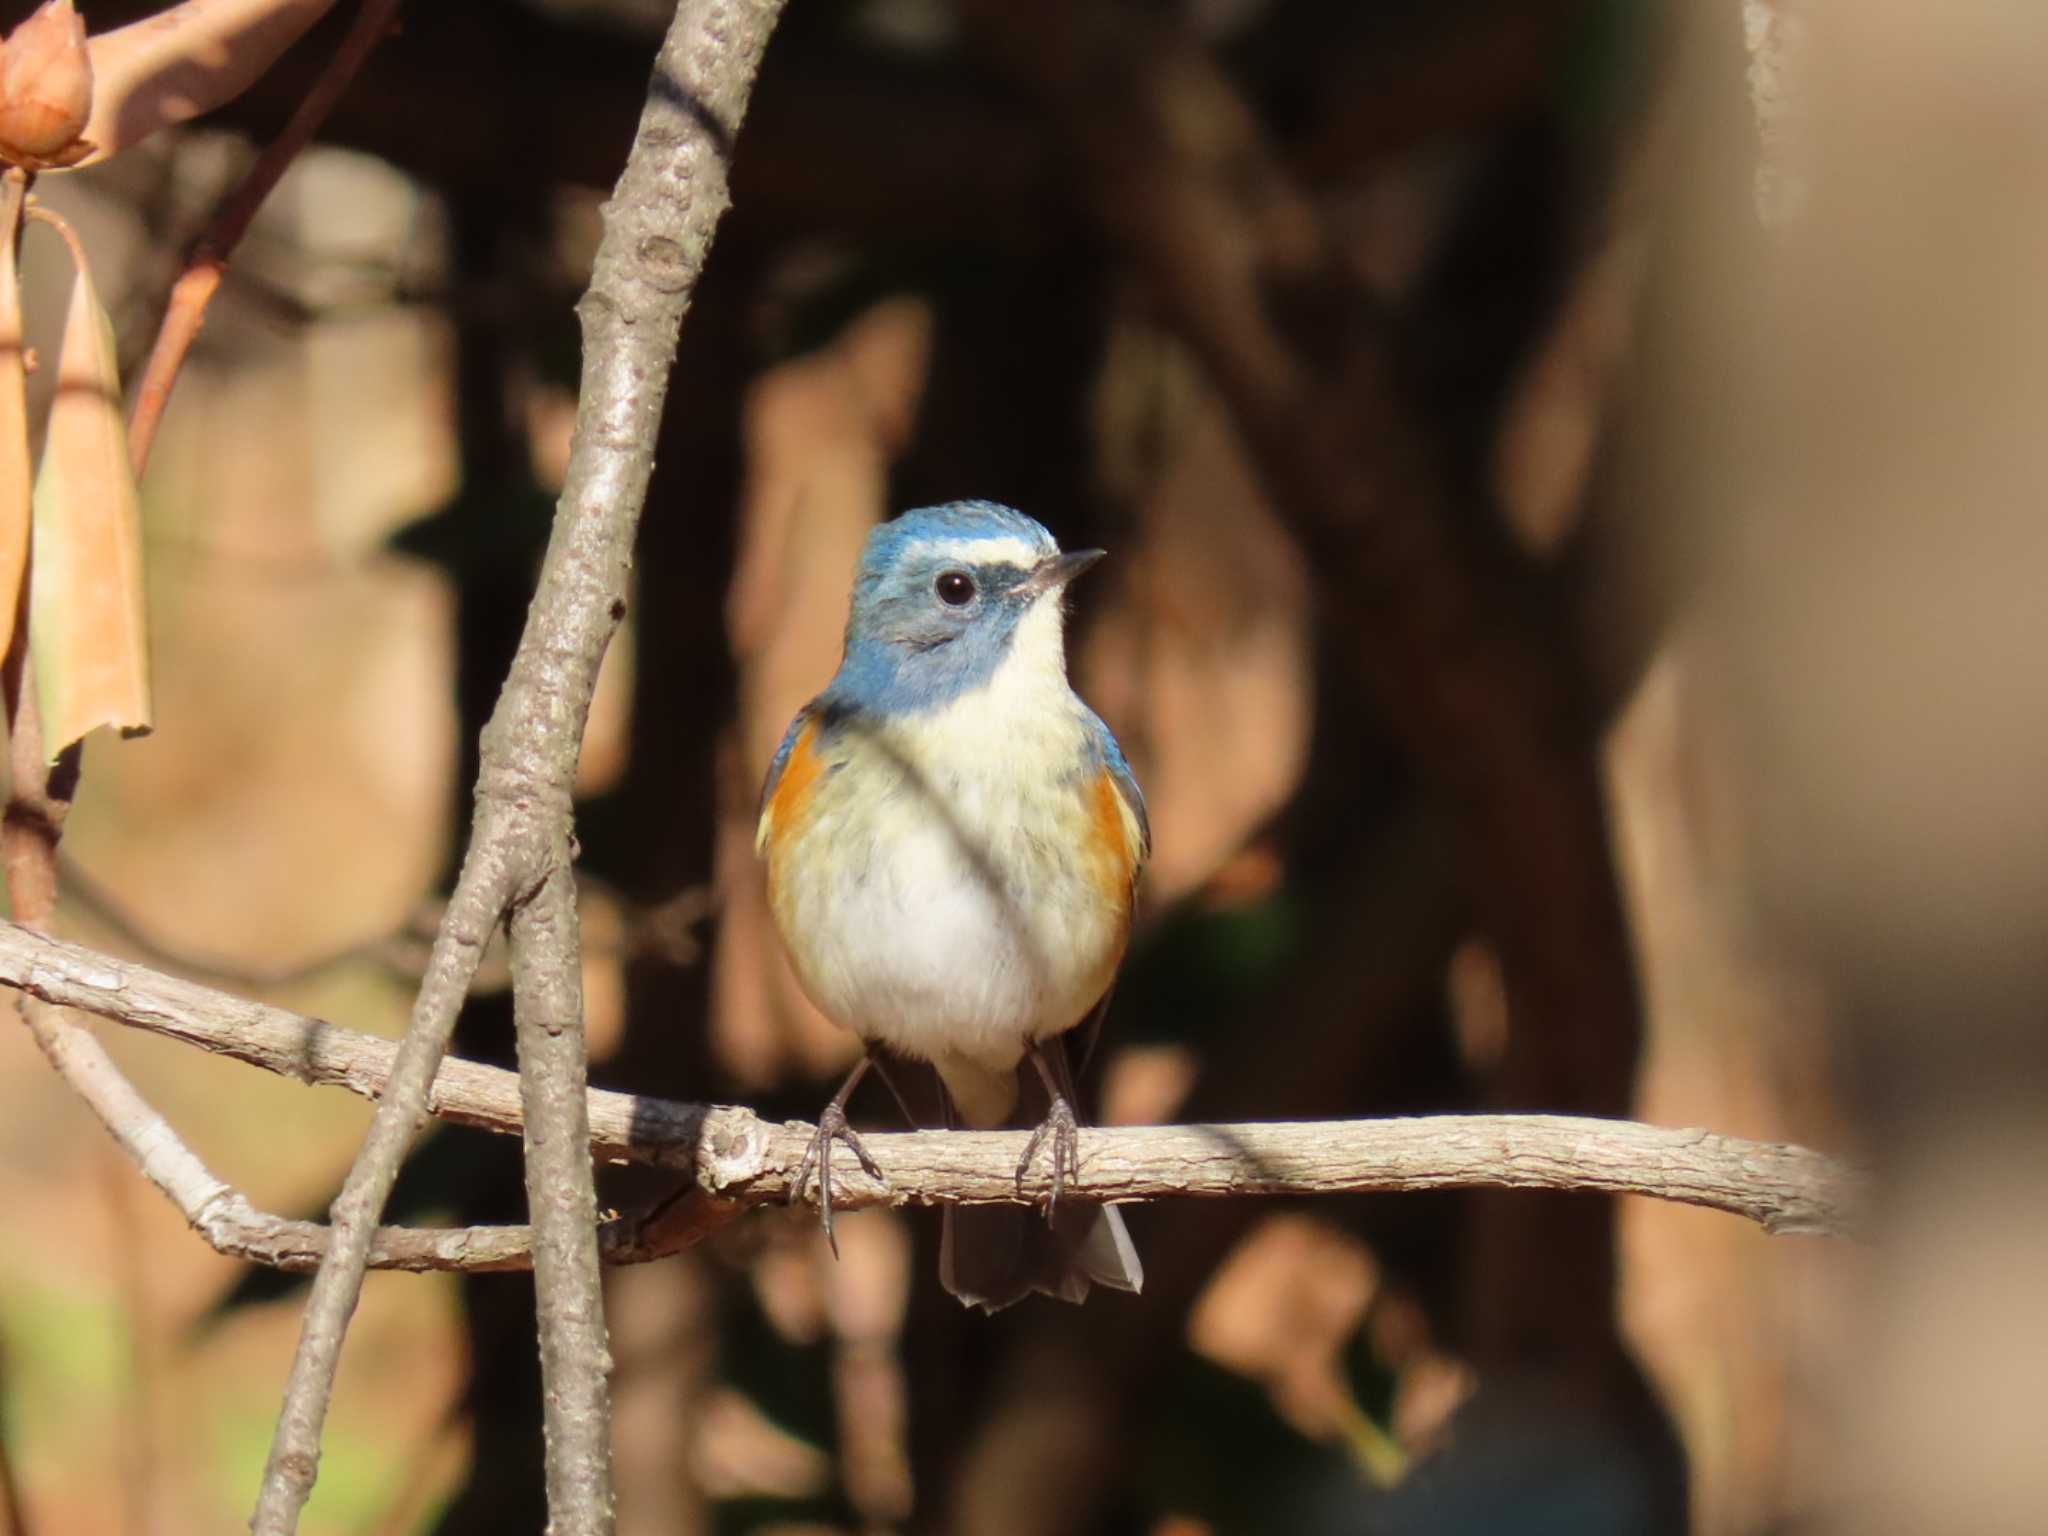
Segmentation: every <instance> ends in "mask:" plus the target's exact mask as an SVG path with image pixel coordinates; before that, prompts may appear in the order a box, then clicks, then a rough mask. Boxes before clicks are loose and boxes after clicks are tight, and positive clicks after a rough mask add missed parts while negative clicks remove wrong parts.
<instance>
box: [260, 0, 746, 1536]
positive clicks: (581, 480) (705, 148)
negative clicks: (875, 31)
mask: <svg viewBox="0 0 2048 1536" xmlns="http://www.w3.org/2000/svg"><path fill="white" fill-rule="evenodd" d="M780 10H781V0H682V3H681V4H680V5H679V6H678V7H677V10H676V15H675V18H674V20H673V21H672V22H671V24H670V26H669V30H668V34H667V36H666V37H665V38H664V39H663V42H662V46H661V52H660V54H659V56H658V58H657V60H656V63H655V69H654V78H653V81H652V83H651V85H650V88H649V91H648V95H647V101H646V105H645V106H644V108H643V109H642V112H641V117H640V127H639V131H638V132H637V134H636V135H635V137H634V141H633V147H632V150H631V152H630V153H629V154H628V156H627V159H626V166H625V170H624V171H623V172H622V173H621V175H620V177H619V182H618V185H617V187H616V188H615V189H614V191H613V194H612V197H611V199H610V201H609V202H608V203H606V205H605V212H604V235H603V238H602V239H601V240H600V241H599V244H598V250H597V256H596V259H595V261H594V262H593V264H592V269H591V280H590V289H589V291H588V292H587V293H586V294H585V296H584V298H583V301H582V303H581V304H579V305H578V306H577V315H578V318H579V319H580V320H581V322H582V325H583V342H584V350H583V377H582V388H581V391H580V394H579V398H578V405H577V414H576V434H575V439H574V446H573V447H572V449H571V451H570V456H569V467H568V471H567V473H566V475H565V476H564V480H563V490H562V496H561V500H560V502H559V503H558V505H557V508H556V512H555V522H554V529H553V532H552V534H551V535H550V538H549V540H548V549H547V555H546V558H545V559H544V560H543V562H542V566H541V577H540V585H539V589H538V590H537V591H536V592H535V594H534V599H533V604H532V607H531V608H530V609H529V610H528V613H527V621H526V628H525V630H524V632H523V633H522V634H521V636H520V642H519V649H518V651H517V653H516V654H515V655H514V657H513V662H512V667H511V670H510V672H509V673H508V675H507V677H506V679H505V686H504V688H503V690H502V691H501V692H500V694H499V696H498V703H497V707H496V708H495V709H494V710H493V711H492V715H491V719H490V722H489V723H488V724H487V725H486V726H485V728H484V733H483V742H482V754H481V756H482V766H481V769H480V771H479V773H478V778H477V789H476V801H477V814H476V820H475V823H474V826H473V829H472V833H471V838H470V846H469V850H468V852H467V854H466V855H465V856H464V859H463V865H462V873H461V875H460V876H459V877H458V879H457V882H456V890H455V895H454V897H453V898H452V899H451V900H450V902H449V906H448V911H447V915H446V917H445V918H444V920H443V925H442V929H441V934H440V937H439V938H438V939H437V940H436V942H435V945H434V958H433V960H432V961H430V963H429V966H428V972H427V979H426V982H425V983H424V984H423V986H422V988H421V991H420V996H419V999H418V1002H417V1004H416V1005H415V1007H414V1010H413V1020H412V1025H411V1027H410V1029H409V1030H408V1031H407V1034H406V1038H405V1042H404V1043H403V1044H402V1045H401V1046H400V1047H399V1051H398V1055H397V1059H396V1061H395V1062H394V1064H393V1070H392V1076H391V1080H390V1082H389V1083H388V1085H387V1086H386V1089H385V1091H384V1094H383V1096H382V1097H381V1098H380V1099H379V1100H378V1103H377V1111H376V1114H375V1115H374V1116H373V1117H372V1119H371V1123H370V1130H369V1133H368V1135H367V1136H366V1137H365V1139H364V1143H363V1147H362V1150H361V1151H360V1152H359V1153H358V1154H357V1158H356V1162H355V1165H354V1166H353V1167H352V1168H351V1169H350V1170H349V1176H348V1181H347V1183H346V1184H345V1185H344V1186H343V1189H342V1195H341V1198H340V1199H339V1200H338V1201H336V1203H335V1207H334V1212H333V1216H334V1222H333V1235H332V1237H331V1239H330V1243H329V1248H328V1254H327V1258H326V1259H325V1261H324V1262H323V1263H322V1264H321V1266H320V1271H319V1274H318V1275H317V1276H316V1277H315V1279H314V1282H313V1294H312V1297H311V1298H310V1299H309V1300H308V1302H307V1304H306V1315H305V1321H304V1324H303V1327H302V1331H301V1333H300V1337H299V1348H298V1352H297V1354H296V1355H295V1357H294V1359H293V1362H292V1370H291V1375H290V1378H289V1379H288V1381H287V1383H286V1387H285V1396H284V1404H283V1407H282V1409H281V1410H280V1412H279V1415H278V1423H277V1431H276V1434H275V1435H274V1437H273V1438H272V1441H271V1450H270V1460H269V1463H268V1465H267V1466H266V1468H265V1471H264V1476H263V1486H262V1489H261V1491H260V1492H259V1494H258V1498H257V1505H256V1512H255V1515H254V1517H253V1518H252V1520H251V1522H250V1524H251V1527H252V1529H253V1531H254V1532H255V1536H288V1533H290V1532H292V1531H293V1530H295V1529H296V1528H297V1525H298V1516H299V1511H300V1509H302V1508H303V1507H304V1505H305V1501H306V1498H307V1496H308V1495H309V1494H310V1493H311V1491H312V1487H313V1479H314V1476H315V1473H316V1470H317V1467H318V1463H319V1454H320V1431H321V1426H322V1424H323V1422H324V1421H325V1419H326V1415H327V1406H328V1403H329V1401H330V1399H331V1398H332V1395H333V1391H334V1373H335V1368H336V1366H337V1364H338V1363H339V1360H340V1352H341V1343H342V1338H343V1335H344V1333H345V1332H346V1329H347V1326H348V1320H349V1316H350V1314H351V1313H352V1312H353V1311H354V1309H355V1304H356V1299H357V1297H358V1296H359V1295H360V1294H361V1290H362V1283H363V1274H364V1270H365V1268H366V1267H367V1265H368V1263H369V1257H370V1246H371V1239H372V1234H373V1232H374V1230H375V1222H376V1218H377V1214H378V1212H379V1211H381V1210H382V1209H383V1205H384V1200H385V1197H386V1196H387V1195H388V1194H389V1192H390V1189H391V1184H392V1181H393V1180H394V1179H395V1178H396V1177H397V1174H398V1165H399V1162H400V1160H401V1159H402V1158H403V1156H404V1154H405V1149H406V1147H407V1146H408V1145H409V1144H410V1142H411V1140H412V1135H413V1131H414V1129H415V1127H416V1126H417V1125H418V1123H419V1121H420V1119H421V1117H422V1116H423V1115H424V1114H425V1113H426V1110H427V1099H428V1088H429V1085H430V1084H431V1082H432V1081H433V1078H434V1074H435V1069H436V1068H437V1067H438V1065H439V1064H440V1061H441V1058H442V1056H443V1055H444V1054H445V1053H446V1050H447V1044H448V1036H449V1032H450V1031H451V1030H452V1028H453V1027H454V1022H455V1015H456V1012H457V1010H458V1009H459V1008H460V1006H461V1003H462V998H463V995H464V992H465V990H466V988H467V986H468V983H469V980H470V977H471V975H472V974H473V972H474V970H475V967H476V962H477V957H478V955H479V954H480V953H481V950H482V946H483V942H484V940H485V938H487V937H488V936H489V934H490V932H491V931H492V929H493V928H495V927H496V925H497V924H498V922H499V920H500V919H501V918H502V917H503V916H504V915H505V914H506V913H507V912H508V911H510V910H512V909H513V908H514V907H515V906H523V905H525V904H526V903H528V902H530V901H532V900H534V899H536V897H538V896H540V895H541V893H542V892H543V891H544V889H545V887H546V884H547V882H548V881H549V880H550V879H552V878H554V877H556V876H557V875H558V874H559V873H560V872H561V871H562V868H563V862H564V860H565V859H566V857H567V854H566V850H567V849H568V848H569V847H570V844H571V839H570V832H569V825H570V786H571V783H572V781H573V778H574V774H575V767H576V759H577V755H578V753H579V751H580V749H581V745H582V736H583V727H584V723H585V720H586V719H587V717H588V714H589V710H590V699H591V695H592V693H593V691H594V689H595V687H596V682H597V670H598V665H599V663H600V661H601V660H602V659H603V656H604V652H605V647H606V646H607V644H608V643H609V642H610V640H611V636H612V633H613V631H614V630H616V629H617V627H618V623H619V620H620V619H621V618H623V617H624V616H625V610H626V577H627V571H628V567H629V565H630V562H631V557H632V546H633V536H634V533H635V531H636V530H637V528H638V526H639V519H640V511H641V508H642V506H643V505H644V504H645V501H646V497H647V484H648V481H649V479H650V478H651V476H652V474H653V470H654V437H655V433H656V430H657V428H658V427H659V425H660V421H661V411H662V405H663V402H664V400H665V399H666V397H667V391H668V374H669V368H670V365H671V364H672V363H673V361H674V358H675V345H676V336H677V333H678V331H679V329H680V328H681V325H682V320H683V315H684V313H685V312H686V311H687V310H688V308H689V304H690V299H691V296H692V295H693V294H694V292H695V291H696V284H697V278H698V275H699V274H700V273H701V272H702V270H703V264H704V258H705V256H706V255H707V254H708V253H709V250H710V246H711V240H712V236H713V233H714V232H715V230H716V227H717V224H718V221H719V219H720V217H721V216H722V215H723V214H724V212H725V209H726V206H727V203H728V200H729V199H728V192H727V184H726V162H727V158H728V155H729V153H730V149H731V143H732V137H733V135H734V134H735V133H736V132H737V131H738V127H739V123H740V120H741V118H742V117H743V116H744V114H745V110H746V104H747V98H748V96H749V94H750V93H751V91H752V88H753V82H754V75H755V71H756V70H757V69H758V68H759V66H760V61H761V55H762V53H763V51H764V50H765V49H766V47H767V42H768V37H769V34H770V33H771V32H772V31H773V30H774V26H775V21H776V18H777V16H778V15H779V14H780ZM522 931H523V925H522ZM514 963H515V966H516V965H520V964H522V963H523V962H522V960H521V957H520V956H519V954H518V953H517V952H515V954H514ZM514 1002H515V1009H516V1008H517V1006H518V1005H519V1002H520V998H519V994H518V989H517V988H516V987H515V991H514ZM528 1006H529V1007H534V1006H539V1007H540V1008H541V1012H542V1014H543V1015H544V1016H548V1017H555V1018H559V1015H558V1014H556V1013H555V1011H554V1010H553V1009H552V1008H550V1007H548V1006H547V1005H546V1003H545V1001H544V1000H540V1001H538V1002H529V1003H528ZM574 1038H575V1042H576V1044H577V1045H579V1046H580V1034H579V1035H577V1036H575V1037H574ZM543 1055H544V1056H546V1057H547V1058H548V1059H550V1060H551V1059H552V1056H553V1053H551V1052H550V1053H543ZM534 1070H535V1071H538V1070H540V1069H539V1068H538V1067H536V1068H535V1069H534ZM534 1091H535V1092H536V1093H537V1094H541V1095H546V1094H548V1093H550V1092H551V1090H549V1089H547V1088H544V1087H542V1086H541V1085H538V1084H536V1085H535V1088H534ZM564 1172H565V1176H570V1177H573V1178H574V1180H575V1181H576V1183H577V1185H578V1186H580V1187H579V1188H577V1189H574V1190H566V1191H565V1190H554V1189H551V1190H550V1191H549V1192H548V1193H549V1199H550V1202H552V1201H553V1200H554V1199H558V1198H559V1199H565V1200H568V1201H571V1202H572V1203H574V1202H580V1201H582V1200H584V1199H586V1198H589V1197H586V1196H584V1195H583V1194H582V1193H581V1190H582V1189H584V1188H587V1187H588V1184H589V1180H590V1168H589V1165H588V1162H587V1160H583V1161H581V1165H580V1168H579V1169H578V1170H575V1171H574V1172H573V1173H571V1172H570V1171H568V1170H564ZM542 1213H543V1214H544V1215H545V1214H547V1210H546V1207H543V1208H542ZM547 1219H548V1220H549V1221H550V1224H551V1225H552V1223H553V1222H554V1221H555V1220H557V1219H559V1216H558V1215H548V1217H547ZM563 1251H564V1253H565V1255H566V1253H567V1252H568V1250H567V1248H566V1247H565V1248H564V1250H563ZM583 1273H584V1267H583V1266H582V1265H581V1264H580V1263H570V1262H566V1261H565V1265H564V1268H563V1269H562V1270H561V1271H559V1272H558V1273H557V1274H556V1281H557V1282H559V1288H558V1289H557V1290H556V1291H555V1294H556V1295H557V1296H561V1295H565V1294H568V1293H569V1291H570V1290H572V1289H573V1288H575V1287H578V1286H583V1285H585V1284H586V1283H587V1281H586V1280H585V1279H584V1278H580V1277H581V1276H582V1275H583ZM580 1305H581V1304H579V1307H580ZM568 1310H569V1309H568V1308H567V1307H566V1306H565V1308H564V1309H563V1311H562V1313H561V1314H560V1315H564V1316H566V1315H567V1311H568ZM587 1310H588V1311H589V1312H590V1313H591V1314H592V1315H594V1316H600V1317H601V1315H602V1312H601V1302H600V1301H599V1300H598V1299H597V1298H596V1297H594V1296H593V1297H590V1298H589V1299H588V1302H587ZM543 1327H544V1329H545V1328H546V1327H547V1321H546V1319H545V1318H544V1319H543ZM600 1331H601V1330H600ZM564 1352H565V1351H564V1350H561V1349H557V1348H556V1346H555V1345H554V1344H552V1343H550V1342H548V1341H546V1340H544V1341H543V1345H542V1364H543V1367H544V1389H545V1390H546V1391H547V1392H548V1393H549V1394H550V1395H552V1394H553V1393H554V1392H555V1390H556V1383H555V1382H554V1381H552V1380H548V1379H546V1377H545V1367H546V1366H547V1365H548V1363H549V1362H550V1360H559V1359H560V1358H561V1356H562V1354H563V1353H564ZM598 1380H599V1383H600V1388H599V1390H601V1380H602V1378H601V1375H600V1377H599V1378H598ZM586 1444H587V1440H586V1439H584V1438H583V1437H567V1438H565V1437H555V1436H551V1437H550V1441H549V1455H550V1458H551V1465H550V1469H549V1477H548V1481H549V1486H550V1488H551V1489H556V1490H560V1491H561V1492H563V1493H564V1494H565V1495H568V1496H570V1499H571V1502H570V1503H569V1504H568V1506H567V1507H562V1506H560V1505H557V1506H555V1507H551V1508H550V1510H549V1521H550V1525H551V1527H552V1528H553V1529H555V1530H556V1531H562V1532H567V1531H577V1532H586V1531H587V1532H594V1533H602V1532H605V1531H609V1530H610V1528H611V1501H610V1491H609V1489H610V1475H609V1468H608V1464H607V1465H606V1466H605V1467H603V1468H602V1469H598V1468H593V1467H591V1466H589V1465H587V1464H586V1465H583V1466H581V1467H579V1468H570V1467H569V1466H567V1465H560V1466H558V1465H556V1464H554V1460H553V1459H554V1458H555V1457H556V1456H557V1455H558V1454H559V1455H561V1456H562V1457H565V1458H568V1457H573V1456H575V1455H577V1454H579V1451H578V1447H582V1446H584V1445H586Z"/></svg>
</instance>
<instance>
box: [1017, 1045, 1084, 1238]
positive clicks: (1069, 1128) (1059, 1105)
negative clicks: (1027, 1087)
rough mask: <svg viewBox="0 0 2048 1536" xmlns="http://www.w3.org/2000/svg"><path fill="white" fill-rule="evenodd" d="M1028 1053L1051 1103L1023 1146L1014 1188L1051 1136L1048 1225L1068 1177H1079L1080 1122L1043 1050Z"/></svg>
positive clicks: (1021, 1183)
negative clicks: (1050, 1188)
mask: <svg viewBox="0 0 2048 1536" xmlns="http://www.w3.org/2000/svg"><path fill="white" fill-rule="evenodd" d="M1028 1054H1029V1055H1030V1057H1031V1065H1032V1066H1034V1067H1036V1068H1037V1069H1038V1076H1039V1080H1040V1081H1041V1082H1043V1083H1044V1084H1045V1092H1046V1096H1047V1097H1048V1098H1049V1099H1050V1100H1051V1103H1050V1105H1049V1106H1048V1107H1047V1109H1046V1112H1045V1119H1044V1120H1043V1121H1041V1122H1040V1123H1039V1127H1038V1129H1037V1130H1035V1131H1033V1132H1032V1133H1031V1139H1030V1140H1029V1141H1027V1142H1025V1143H1024V1156H1023V1157H1022V1158H1021V1159H1020V1160H1019V1161H1018V1163H1017V1188H1018V1190H1019V1191H1020V1192H1021V1191H1022V1190H1023V1188H1024V1176H1025V1175H1026V1174H1027V1173H1029V1172H1030V1171H1031V1163H1032V1160H1033V1159H1034V1158H1036V1157H1037V1156H1038V1148H1039V1145H1040V1144H1041V1143H1042V1142H1043V1141H1044V1140H1045V1139H1046V1137H1047V1136H1050V1137H1052V1191H1051V1193H1050V1194H1048V1195H1047V1196H1046V1197H1045V1219H1046V1220H1047V1221H1048V1222H1050V1221H1051V1220H1052V1218H1053V1212H1054V1211H1055V1210H1057V1209H1058V1208H1059V1203H1060V1192H1061V1191H1062V1190H1064V1189H1065V1188H1066V1185H1067V1175H1069V1174H1072V1175H1073V1176H1074V1178H1075V1179H1076V1180H1078V1179H1079V1178H1080V1177H1081V1134H1080V1129H1079V1122H1077V1121H1076V1120H1075V1119H1074V1106H1073V1105H1072V1104H1069V1103H1068V1102H1067V1096H1066V1095H1065V1094H1064V1093H1062V1092H1061V1091H1060V1085H1059V1079H1058V1078H1057V1077H1056V1076H1055V1075H1054V1073H1053V1070H1052V1065H1051V1063H1049V1062H1048V1061H1047V1060H1046V1059H1045V1047H1044V1046H1043V1045H1040V1044H1036V1043H1034V1044H1033V1045H1032V1046H1031V1047H1030V1048H1029V1052H1028Z"/></svg>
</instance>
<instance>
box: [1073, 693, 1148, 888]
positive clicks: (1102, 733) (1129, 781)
mask: <svg viewBox="0 0 2048 1536" xmlns="http://www.w3.org/2000/svg"><path fill="white" fill-rule="evenodd" d="M1081 713H1082V714H1083V715H1085V716H1086V717H1087V720H1088V734H1089V736H1090V737H1091V738H1092V739H1093V741H1094V744H1095V755H1096V756H1097V757H1098V758H1100V759H1101V760H1102V766H1103V767H1105V768H1107V769H1108V770H1109V777H1110V782H1112V783H1113V784H1115V785H1116V792H1117V793H1118V794H1120V795H1122V796H1123V799H1124V804H1125V805H1127V806H1129V807H1130V810H1131V814H1132V815H1133V816H1134V817H1136V818H1137V821H1138V862H1139V863H1140V864H1142V863H1144V862H1145V860H1146V859H1148V858H1150V857H1151V856H1152V821H1151V818H1150V817H1148V816H1147V815H1146V814H1145V792H1144V791H1143V790H1142V789H1140V788H1138V780H1137V776H1136V775H1135V774H1133V773H1132V772H1131V765H1130V764H1129V763H1128V762H1127V761H1125V759H1124V749H1123V748H1122V747H1120V746H1118V745H1117V744H1116V738H1115V737H1114V736H1112V735H1110V733H1109V727H1108V726H1106V725H1104V724H1103V723H1102V717H1101V716H1100V715H1098V714H1096V713H1095V711H1094V710H1092V709H1090V708H1089V707H1088V706H1087V705H1086V704H1083V705H1082V706H1081Z"/></svg>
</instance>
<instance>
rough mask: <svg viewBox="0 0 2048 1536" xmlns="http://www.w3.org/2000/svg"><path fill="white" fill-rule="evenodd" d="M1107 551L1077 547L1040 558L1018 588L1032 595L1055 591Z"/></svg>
mask: <svg viewBox="0 0 2048 1536" xmlns="http://www.w3.org/2000/svg"><path fill="white" fill-rule="evenodd" d="M1108 553H1109V551H1108V550H1106V549H1077V550H1075V551H1074V552H1073V553H1072V554H1068V555H1054V556H1053V557H1052V558H1051V559H1049V560H1041V561H1039V563H1038V565H1037V567H1036V568H1035V569H1034V570H1033V571H1032V572H1031V574H1030V575H1029V576H1026V577H1025V578H1024V580H1023V581H1022V582H1020V583H1019V584H1018V590H1019V591H1020V592H1026V593H1029V594H1030V595H1031V596H1032V597H1036V596H1038V595H1039V594H1040V593H1042V592H1056V591H1058V590H1059V589H1060V588H1061V587H1064V586H1065V585H1066V584H1067V583H1068V582H1070V581H1072V580H1073V579H1074V578H1075V577H1076V576H1078V575H1080V574H1081V573H1082V572H1083V571H1085V570H1087V569H1088V567H1089V566H1091V565H1093V564H1094V563H1095V562H1096V561H1098V560H1100V559H1101V558H1102V557H1103V556H1104V555H1106V554H1108Z"/></svg>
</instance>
